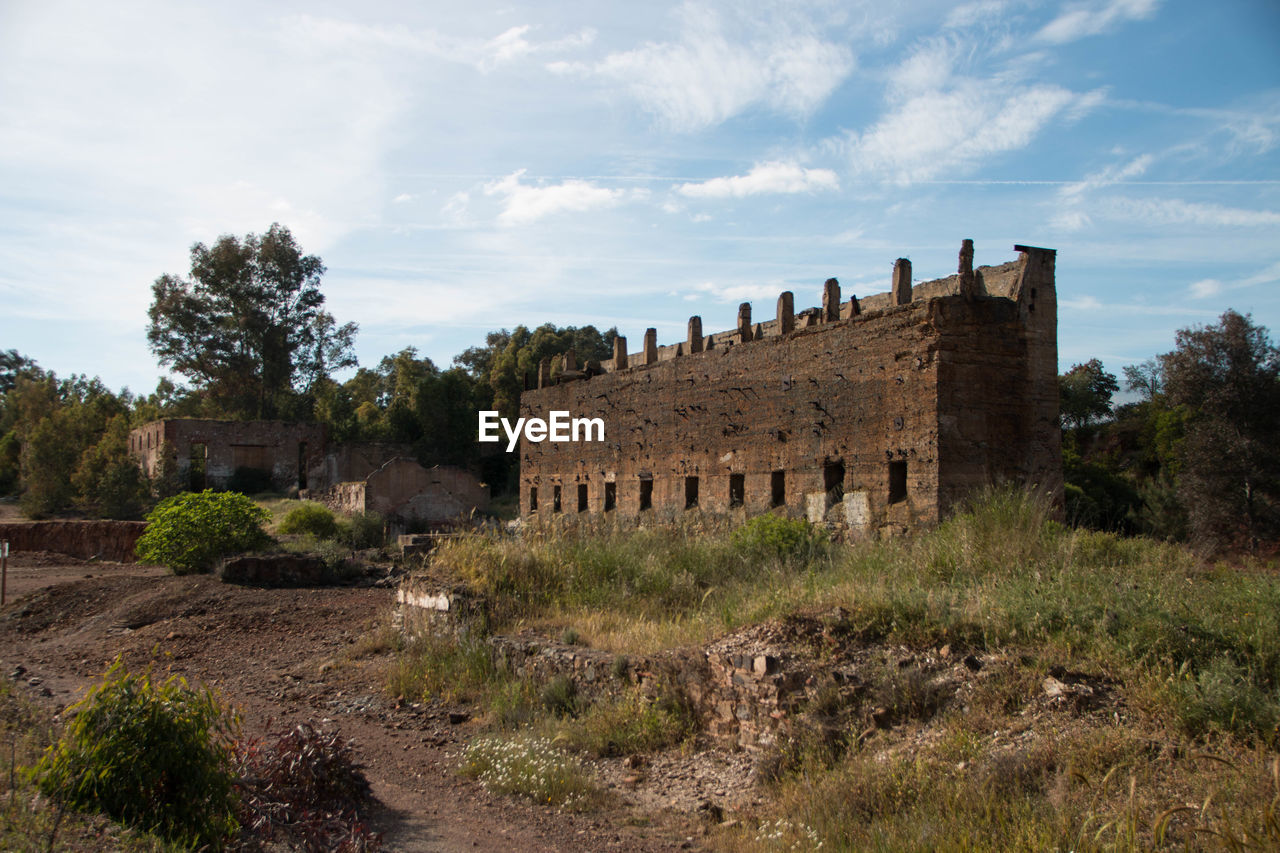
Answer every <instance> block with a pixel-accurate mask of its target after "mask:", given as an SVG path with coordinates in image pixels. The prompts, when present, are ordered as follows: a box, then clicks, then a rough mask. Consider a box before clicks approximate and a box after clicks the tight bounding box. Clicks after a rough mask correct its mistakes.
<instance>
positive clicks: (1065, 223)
mask: <svg viewBox="0 0 1280 853" xmlns="http://www.w3.org/2000/svg"><path fill="white" fill-rule="evenodd" d="M1092 224H1093V220H1092V219H1091V218H1090V217H1089V214H1087V213H1085V212H1084V211H1082V210H1059V211H1058V212H1057V213H1055V214H1054V215H1053V218H1052V219H1051V220H1049V226H1050V227H1051V228H1054V229H1057V230H1059V231H1080V230H1082V229H1084V228H1088V227H1089V226H1090V225H1092Z"/></svg>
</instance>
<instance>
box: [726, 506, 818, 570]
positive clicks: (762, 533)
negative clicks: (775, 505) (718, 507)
mask: <svg viewBox="0 0 1280 853" xmlns="http://www.w3.org/2000/svg"><path fill="white" fill-rule="evenodd" d="M732 541H733V545H734V547H735V548H737V549H738V550H739V551H740V552H742V553H743V555H744V556H750V557H757V558H763V559H772V558H776V559H779V560H791V559H796V558H803V557H808V556H811V555H812V554H814V552H816V551H818V550H819V549H820V548H821V547H822V546H823V545H825V544H826V542H827V534H826V531H824V530H822V529H820V528H817V527H814V526H813V525H812V524H810V523H809V522H807V521H805V520H804V519H803V518H783V517H782V516H779V515H773V514H768V515H759V516H756V517H755V518H753V519H751V520H750V521H748V522H747V523H746V524H744V525H742V526H741V527H739V528H738V529H737V530H735V531H733V537H732Z"/></svg>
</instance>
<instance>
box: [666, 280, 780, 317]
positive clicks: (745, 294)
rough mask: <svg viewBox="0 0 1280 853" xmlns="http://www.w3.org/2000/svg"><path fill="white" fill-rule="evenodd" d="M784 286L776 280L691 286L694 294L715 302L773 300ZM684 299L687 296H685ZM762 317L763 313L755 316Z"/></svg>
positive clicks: (709, 282) (708, 283) (704, 283)
mask: <svg viewBox="0 0 1280 853" xmlns="http://www.w3.org/2000/svg"><path fill="white" fill-rule="evenodd" d="M786 289H787V288H786V286H785V285H783V284H779V283H777V282H757V283H755V284H718V283H716V282H714V281H704V282H700V283H698V284H695V285H694V286H693V290H694V292H695V294H697V295H699V296H703V295H705V296H709V297H711V298H712V299H714V300H715V301H717V302H737V303H742V302H756V301H758V300H764V301H769V300H775V299H777V298H778V294H780V293H782V291H784V290H786ZM685 298H686V299H687V298H688V297H685ZM756 319H757V320H759V319H764V317H763V315H762V316H761V317H758V318H756Z"/></svg>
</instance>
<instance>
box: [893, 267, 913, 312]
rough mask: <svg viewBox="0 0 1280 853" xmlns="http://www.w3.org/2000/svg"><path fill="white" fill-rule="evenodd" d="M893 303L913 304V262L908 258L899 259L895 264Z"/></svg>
mask: <svg viewBox="0 0 1280 853" xmlns="http://www.w3.org/2000/svg"><path fill="white" fill-rule="evenodd" d="M893 303H894V304H895V305H909V304H910V303H911V261H909V260H907V259H906V258H898V259H897V260H896V261H894V262H893Z"/></svg>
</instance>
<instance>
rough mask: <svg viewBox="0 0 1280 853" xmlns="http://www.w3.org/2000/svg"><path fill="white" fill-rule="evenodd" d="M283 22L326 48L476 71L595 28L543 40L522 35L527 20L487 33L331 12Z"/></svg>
mask: <svg viewBox="0 0 1280 853" xmlns="http://www.w3.org/2000/svg"><path fill="white" fill-rule="evenodd" d="M287 25H288V26H289V27H291V28H292V29H293V30H294V31H295V32H297V34H298V36H299V37H300V38H302V39H305V40H307V41H309V42H311V43H313V44H317V45H323V46H326V47H327V48H329V49H344V50H349V49H359V48H366V49H373V50H375V51H376V50H387V49H392V50H399V51H407V52H410V53H417V54H424V55H427V56H432V57H435V58H437V59H443V60H446V61H449V62H457V63H461V64H464V65H470V66H472V67H474V68H476V69H478V70H480V71H486V72H487V71H492V70H493V69H494V68H497V67H498V66H500V65H504V64H507V63H510V62H514V61H516V60H518V59H521V58H524V57H527V56H531V55H533V54H535V53H554V52H558V51H562V50H566V49H574V48H579V47H583V46H586V45H588V44H591V42H593V41H594V40H595V36H596V34H595V31H594V30H592V29H589V28H588V29H583V30H580V31H579V32H577V33H574V34H572V35H568V36H565V37H564V38H560V39H552V40H549V41H545V42H531V41H529V40H528V39H526V38H525V35H526V34H527V33H528V32H530V30H532V29H533V28H532V26H530V25H528V24H525V25H522V26H515V27H509V28H508V29H506V30H504V31H503V32H501V33H499V34H498V35H496V36H493V37H492V38H488V39H484V38H475V37H464V36H453V35H447V34H444V33H441V32H438V31H436V30H434V29H431V28H429V27H408V26H405V25H403V24H397V25H394V26H388V25H380V24H362V23H356V22H354V21H349V20H341V19H337V18H324V17H317V16H313V15H298V16H296V17H294V18H291V19H289V21H288V22H287Z"/></svg>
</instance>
